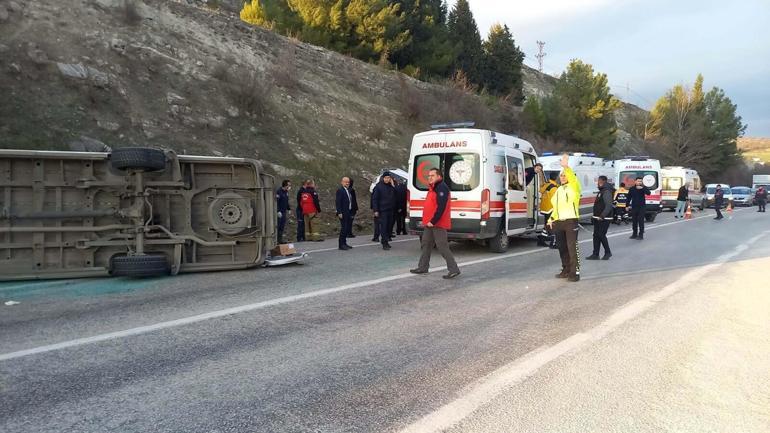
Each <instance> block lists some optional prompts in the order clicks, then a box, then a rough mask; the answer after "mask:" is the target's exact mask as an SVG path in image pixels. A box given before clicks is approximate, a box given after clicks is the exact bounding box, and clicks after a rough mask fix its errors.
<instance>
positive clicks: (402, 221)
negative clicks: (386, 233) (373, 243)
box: [396, 182, 407, 235]
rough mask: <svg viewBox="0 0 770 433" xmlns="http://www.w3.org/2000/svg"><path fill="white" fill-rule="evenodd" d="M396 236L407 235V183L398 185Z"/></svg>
mask: <svg viewBox="0 0 770 433" xmlns="http://www.w3.org/2000/svg"><path fill="white" fill-rule="evenodd" d="M396 234H397V235H405V234H407V233H406V182H399V183H397V184H396Z"/></svg>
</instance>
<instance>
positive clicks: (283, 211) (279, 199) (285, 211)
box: [275, 179, 291, 244]
mask: <svg viewBox="0 0 770 433" xmlns="http://www.w3.org/2000/svg"><path fill="white" fill-rule="evenodd" d="M290 189H291V181H290V180H288V179H285V180H284V181H283V182H281V187H280V188H278V190H277V191H276V192H275V201H276V207H277V208H278V243H279V244H282V243H284V240H283V232H284V229H285V228H286V220H287V219H288V218H289V211H290V210H291V207H289V190H290Z"/></svg>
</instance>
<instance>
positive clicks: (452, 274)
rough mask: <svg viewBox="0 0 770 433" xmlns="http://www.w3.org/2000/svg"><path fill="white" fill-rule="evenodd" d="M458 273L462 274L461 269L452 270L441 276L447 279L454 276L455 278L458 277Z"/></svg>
mask: <svg viewBox="0 0 770 433" xmlns="http://www.w3.org/2000/svg"><path fill="white" fill-rule="evenodd" d="M458 275H460V271H455V272H450V273H448V274H446V275H444V276H443V277H441V278H443V279H445V280H451V279H452V278H454V277H456V276H458Z"/></svg>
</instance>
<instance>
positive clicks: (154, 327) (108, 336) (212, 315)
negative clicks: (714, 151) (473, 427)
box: [0, 217, 704, 361]
mask: <svg viewBox="0 0 770 433" xmlns="http://www.w3.org/2000/svg"><path fill="white" fill-rule="evenodd" d="M699 218H704V217H699ZM685 221H686V220H685ZM685 221H673V222H670V223H665V224H657V225H653V226H651V227H650V229H655V228H660V227H665V226H668V225H672V224H678V223H683V222H685ZM690 221H692V220H690ZM628 233H630V232H629V231H626V232H621V233H613V236H619V235H623V234H628ZM409 240H411V239H404V240H403V241H402V242H406V241H409ZM590 241H591V239H587V240H583V241H580V242H581V243H582V242H590ZM545 251H550V249H548V248H536V249H531V250H525V251H519V252H516V253H509V254H501V255H495V256H493V257H485V258H482V259H477V260H471V261H468V262H463V263H459V264H458V266H460V267H465V266H473V265H477V264H481V263H489V262H495V261H499V260H505V259H510V258H513V257H519V256H523V255H528V254H535V253H540V252H545ZM442 270H446V266H437V267H434V268H432V269H431V271H430V272H431V273H434V272H438V271H442ZM417 276H418V275H415V274H411V273H403V274H398V275H391V276H388V277H383V278H377V279H373V280H367V281H361V282H358V283H352V284H346V285H343V286H338V287H332V288H328V289H322V290H316V291H313V292H308V293H302V294H299V295H292V296H285V297H282V298H275V299H271V300H268V301H262V302H256V303H253V304H246V305H241V306H238V307H232V308H226V309H223V310H217V311H211V312H208V313H203V314H197V315H194V316H189V317H183V318H180V319H175V320H169V321H166V322H159V323H154V324H151V325H145V326H139V327H136V328H130V329H126V330H122V331H116V332H108V333H105V334H99V335H94V336H91V337H83V338H76V339H74V340H67V341H62V342H60V343H54V344H47V345H44V346H39V347H34V348H30V349H24V350H19V351H16V352H9V353H4V354H0V361H7V360H10V359H15V358H21V357H24V356H30V355H37V354H40V353H46V352H52V351H54V350H61V349H67V348H71V347H77V346H82V345H85V344H91V343H98V342H101V341H107V340H113V339H116V338H125V337H131V336H136V335H140V334H146V333H149V332H154V331H159V330H162V329H168V328H174V327H177V326H183V325H189V324H193V323H197V322H202V321H205V320H211V319H216V318H220V317H225V316H230V315H234V314H239V313H244V312H247V311H254V310H259V309H263V308H267V307H272V306H276V305H282V304H288V303H291V302H296V301H301V300H305V299H311V298H317V297H320V296H326V295H331V294H334V293H339V292H344V291H347V290H353V289H359V288H362V287H367V286H373V285H377V284H382V283H387V282H390V281H396V280H402V279H405V278H412V277H417Z"/></svg>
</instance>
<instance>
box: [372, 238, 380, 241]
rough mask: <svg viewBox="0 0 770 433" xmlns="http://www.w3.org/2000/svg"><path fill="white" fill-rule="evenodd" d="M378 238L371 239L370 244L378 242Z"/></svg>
mask: <svg viewBox="0 0 770 433" xmlns="http://www.w3.org/2000/svg"><path fill="white" fill-rule="evenodd" d="M379 241H380V238H372V242H379Z"/></svg>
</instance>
